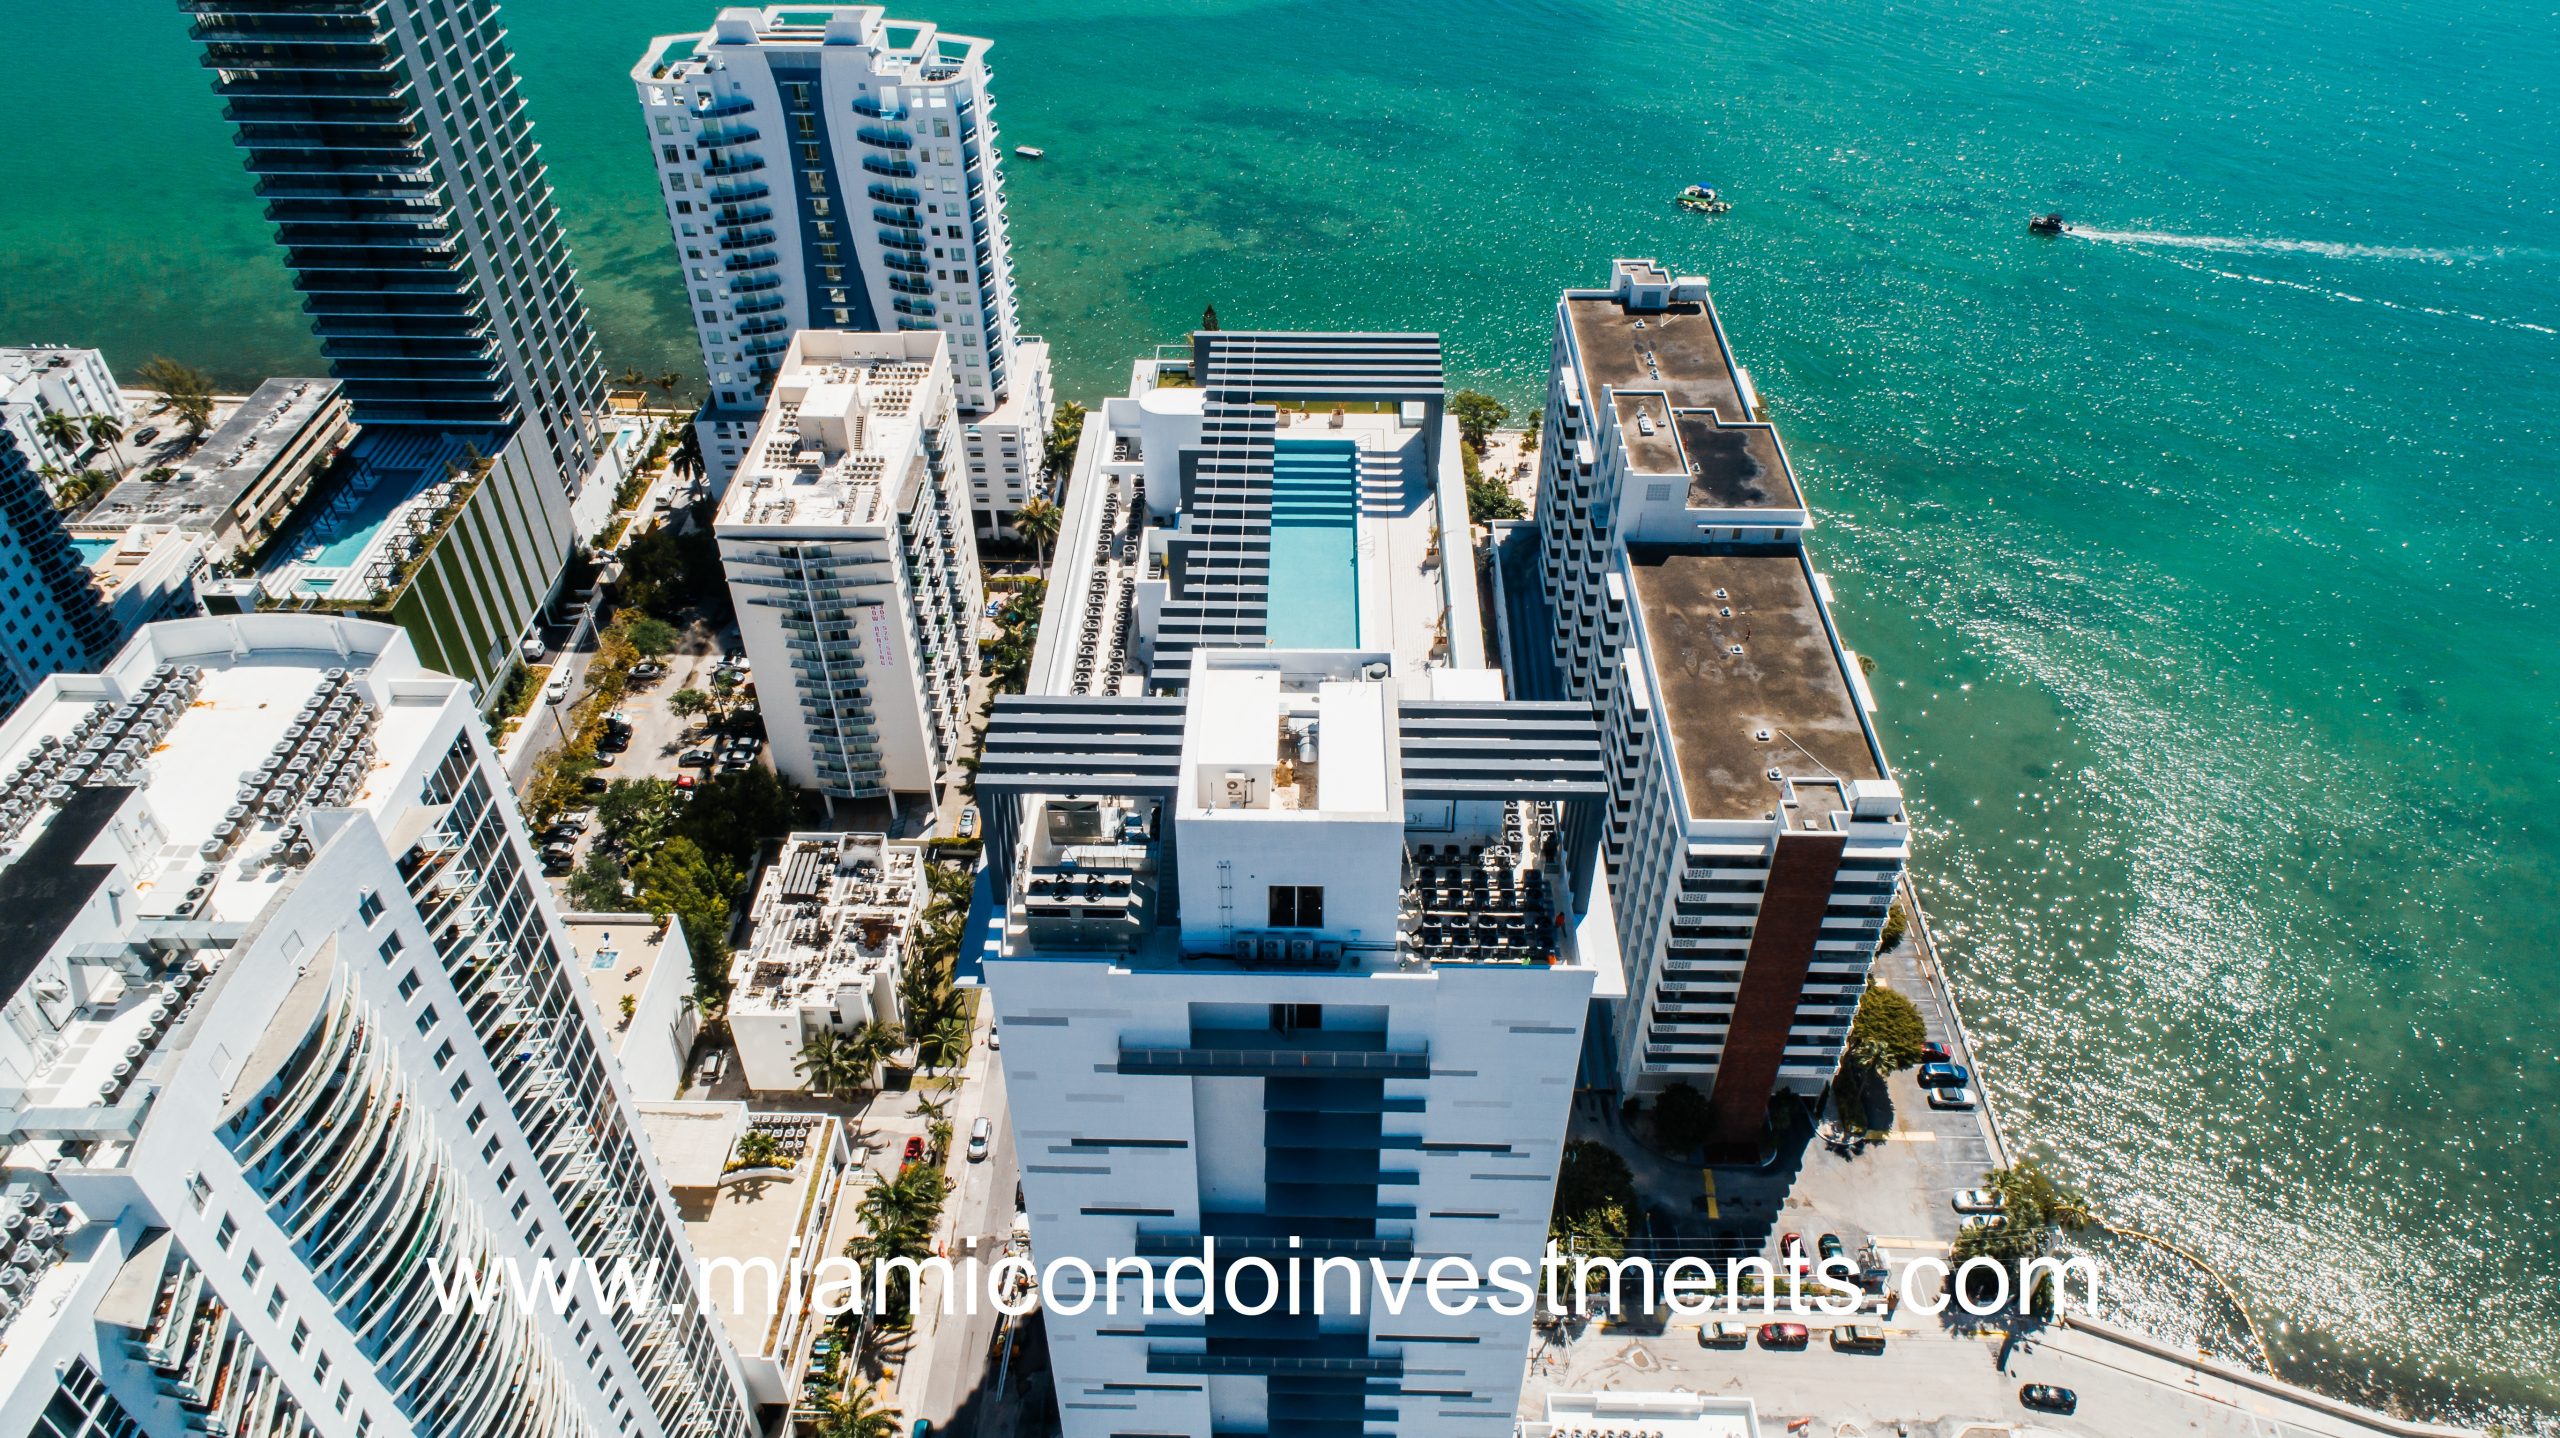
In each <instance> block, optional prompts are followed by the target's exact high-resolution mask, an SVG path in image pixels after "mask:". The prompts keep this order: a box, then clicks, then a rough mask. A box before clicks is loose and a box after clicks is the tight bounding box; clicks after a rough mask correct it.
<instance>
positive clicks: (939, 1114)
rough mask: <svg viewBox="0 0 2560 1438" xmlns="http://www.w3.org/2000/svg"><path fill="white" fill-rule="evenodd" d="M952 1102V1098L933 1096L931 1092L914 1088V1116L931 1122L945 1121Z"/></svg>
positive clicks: (949, 1113) (949, 1114)
mask: <svg viewBox="0 0 2560 1438" xmlns="http://www.w3.org/2000/svg"><path fill="white" fill-rule="evenodd" d="M954 1102H955V1100H954V1099H951V1098H948V1097H945V1098H935V1097H934V1096H933V1095H932V1094H929V1093H926V1092H925V1091H924V1090H922V1089H918V1090H916V1107H915V1116H916V1117H917V1118H920V1119H925V1120H927V1121H928V1122H932V1123H942V1122H946V1121H948V1120H949V1119H950V1117H951V1105H952V1104H953V1103H954Z"/></svg>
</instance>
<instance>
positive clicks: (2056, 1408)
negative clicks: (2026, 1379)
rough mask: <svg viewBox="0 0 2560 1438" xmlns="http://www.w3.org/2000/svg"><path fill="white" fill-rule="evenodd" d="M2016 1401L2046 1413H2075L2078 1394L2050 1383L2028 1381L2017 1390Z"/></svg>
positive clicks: (2078, 1406) (2078, 1402)
mask: <svg viewBox="0 0 2560 1438" xmlns="http://www.w3.org/2000/svg"><path fill="white" fill-rule="evenodd" d="M2018 1401H2019V1402H2021V1403H2024V1404H2025V1405H2027V1406H2028V1407H2030V1408H2034V1409H2037V1410H2039V1411H2042V1412H2046V1413H2076V1412H2078V1411H2079V1409H2080V1395H2079V1394H2077V1393H2074V1392H2072V1391H2071V1390H2070V1389H2068V1388H2059V1387H2056V1386H2054V1385H2053V1384H2051V1383H2030V1384H2028V1385H2027V1386H2026V1387H2024V1388H2021V1389H2019V1390H2018Z"/></svg>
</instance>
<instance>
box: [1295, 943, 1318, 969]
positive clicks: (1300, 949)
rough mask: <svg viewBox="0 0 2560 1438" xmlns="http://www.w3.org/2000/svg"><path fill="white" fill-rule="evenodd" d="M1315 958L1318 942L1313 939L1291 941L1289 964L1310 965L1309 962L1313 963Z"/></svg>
mask: <svg viewBox="0 0 2560 1438" xmlns="http://www.w3.org/2000/svg"><path fill="white" fill-rule="evenodd" d="M1315 956H1316V941H1315V940H1313V939H1291V940H1290V941H1289V962H1291V963H1293V964H1303V963H1309V962H1312V961H1313V960H1314V958H1315Z"/></svg>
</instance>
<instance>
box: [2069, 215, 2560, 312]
mask: <svg viewBox="0 0 2560 1438" xmlns="http://www.w3.org/2000/svg"><path fill="white" fill-rule="evenodd" d="M2072 233H2073V234H2079V233H2082V232H2081V231H2078V230H2074V231H2072ZM2177 263H2178V264H2180V265H2183V266H2185V267H2186V268H2188V269H2191V270H2195V271H2198V272H2199V273H2203V274H2208V275H2211V276H2213V277H2214V278H2215V279H2218V280H2238V281H2240V282H2241V283H2243V284H2252V285H2266V286H2268V287H2270V288H2273V289H2284V290H2294V291H2297V292H2299V293H2302V294H2306V295H2317V296H2319V297H2320V298H2321V299H2324V300H2334V301H2337V302H2338V303H2340V304H2350V305H2372V306H2374V307H2375V308H2377V309H2386V310H2399V311H2402V312H2404V313H2407V314H2415V315H2434V316H2436V317H2437V318H2439V319H2448V320H2470V321H2472V322H2474V323H2476V324H2484V325H2490V326H2493V327H2495V328H2497V329H2504V330H2526V331H2530V332H2531V333H2534V334H2539V335H2560V329H2554V328H2553V327H2551V326H2550V325H2544V324H2536V323H2534V322H2533V321H2531V320H2521V319H2512V318H2507V317H2504V316H2500V315H2484V314H2481V313H2478V312H2477V311H2474V310H2457V309H2448V308H2445V307H2443V306H2440V305H2420V304H2407V303H2404V302H2402V301H2399V300H2386V299H2380V298H2377V297H2375V296H2372V295H2359V294H2352V293H2349V292H2348V291H2346V290H2337V289H2331V288H2329V287H2328V286H2326V285H2310V284H2304V283H2303V282H2302V281H2300V280H2284V279H2277V278H2276V277H2275V276H2273V275H2252V274H2245V273H2243V272H2241V271H2239V270H2226V269H2221V268H2219V267H2217V266H2215V265H2213V264H2210V263H2206V262H2198V261H2192V260H2183V259H2182V260H2178V261H2177Z"/></svg>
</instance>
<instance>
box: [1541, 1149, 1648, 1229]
mask: <svg viewBox="0 0 2560 1438" xmlns="http://www.w3.org/2000/svg"><path fill="white" fill-rule="evenodd" d="M1610 1209H1615V1210H1617V1217H1616V1219H1615V1220H1614V1222H1615V1225H1616V1228H1617V1233H1618V1235H1619V1237H1621V1238H1623V1237H1625V1235H1626V1232H1627V1228H1626V1222H1627V1219H1626V1216H1627V1215H1628V1214H1630V1213H1633V1212H1634V1211H1635V1209H1636V1178H1635V1174H1634V1173H1633V1172H1632V1171H1630V1170H1629V1169H1628V1167H1627V1161H1626V1159H1625V1158H1623V1157H1621V1156H1620V1155H1619V1154H1618V1152H1617V1150H1615V1149H1612V1148H1610V1147H1609V1146H1608V1145H1607V1144H1604V1143H1595V1142H1593V1141H1591V1140H1590V1139H1587V1138H1579V1139H1575V1140H1573V1141H1572V1142H1571V1143H1568V1144H1566V1145H1565V1146H1564V1156H1563V1158H1562V1159H1561V1160H1560V1161H1559V1162H1558V1164H1557V1165H1556V1199H1555V1211H1554V1213H1553V1215H1552V1217H1551V1218H1550V1220H1549V1222H1548V1225H1547V1229H1548V1232H1549V1234H1551V1235H1552V1236H1553V1237H1554V1238H1555V1239H1556V1241H1557V1242H1559V1243H1562V1242H1564V1241H1565V1240H1566V1238H1567V1237H1568V1236H1570V1235H1576V1234H1582V1235H1586V1236H1587V1235H1590V1234H1594V1233H1598V1232H1603V1231H1605V1230H1606V1229H1607V1228H1608V1227H1609V1225H1610V1223H1611V1220H1610V1219H1609V1218H1608V1216H1607V1211H1608V1210H1610Z"/></svg>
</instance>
